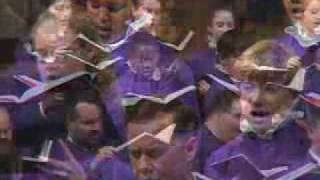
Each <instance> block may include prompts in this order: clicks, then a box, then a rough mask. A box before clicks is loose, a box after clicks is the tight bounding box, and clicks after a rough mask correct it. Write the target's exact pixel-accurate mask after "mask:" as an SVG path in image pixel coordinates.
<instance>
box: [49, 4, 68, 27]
mask: <svg viewBox="0 0 320 180" xmlns="http://www.w3.org/2000/svg"><path fill="white" fill-rule="evenodd" d="M49 11H50V12H51V13H52V14H54V15H55V16H56V17H57V19H58V21H59V23H60V24H61V25H62V26H67V24H68V21H69V19H70V17H71V13H72V9H71V1H70V0H57V1H56V2H55V3H54V4H52V5H51V6H50V7H49Z"/></svg>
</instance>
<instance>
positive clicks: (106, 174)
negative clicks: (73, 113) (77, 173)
mask: <svg viewBox="0 0 320 180" xmlns="http://www.w3.org/2000/svg"><path fill="white" fill-rule="evenodd" d="M65 142H66V144H67V146H68V148H69V149H70V151H71V153H72V154H73V155H74V157H75V159H76V160H77V161H78V162H79V163H80V164H81V165H82V167H83V168H84V170H85V171H86V172H88V175H89V179H90V180H121V179H128V180H134V178H133V177H134V175H133V172H132V170H131V167H130V165H129V163H128V162H125V161H123V160H121V158H120V157H119V158H118V156H117V155H115V156H114V157H113V158H111V159H106V160H105V161H103V162H101V163H100V164H99V165H98V166H97V167H96V169H95V171H94V172H92V171H90V164H91V162H92V161H93V160H94V158H95V156H96V150H97V149H87V148H84V147H81V146H80V145H77V144H75V143H73V142H70V141H69V140H67V141H65ZM101 147H102V146H101ZM50 158H53V159H58V160H65V159H66V156H65V154H64V152H63V149H62V148H61V146H60V144H58V143H54V144H53V147H52V150H51V153H50ZM89 172H90V173H89ZM47 176H48V177H52V175H49V174H48V175H47Z"/></svg>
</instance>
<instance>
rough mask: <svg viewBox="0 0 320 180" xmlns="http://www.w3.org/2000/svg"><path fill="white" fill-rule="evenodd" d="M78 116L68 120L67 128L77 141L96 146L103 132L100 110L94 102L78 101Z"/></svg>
mask: <svg viewBox="0 0 320 180" xmlns="http://www.w3.org/2000/svg"><path fill="white" fill-rule="evenodd" d="M76 108H77V112H78V118H77V119H75V120H74V121H72V122H70V124H69V126H68V130H69V133H70V135H71V136H72V138H74V139H75V140H76V141H77V142H79V143H81V144H83V145H86V146H89V147H96V146H97V145H99V143H100V140H101V136H102V134H103V125H102V122H103V117H102V112H101V110H100V109H99V108H98V107H97V106H96V105H95V104H89V103H84V102H83V103H79V104H78V105H77V107H76Z"/></svg>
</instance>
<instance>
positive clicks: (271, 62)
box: [232, 40, 296, 82]
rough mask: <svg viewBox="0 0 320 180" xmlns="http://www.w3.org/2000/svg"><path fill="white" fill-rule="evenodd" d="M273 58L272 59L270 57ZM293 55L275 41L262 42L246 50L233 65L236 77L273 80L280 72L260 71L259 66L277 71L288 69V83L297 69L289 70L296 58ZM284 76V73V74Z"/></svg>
mask: <svg viewBox="0 0 320 180" xmlns="http://www.w3.org/2000/svg"><path fill="white" fill-rule="evenodd" d="M270 56H271V57H270ZM295 57H296V56H295V54H294V53H292V51H290V50H289V49H287V48H286V47H285V46H283V45H282V44H280V43H278V42H276V41H273V40H261V41H258V42H256V43H255V44H254V45H252V46H251V47H249V48H248V49H247V50H245V51H244V52H243V53H242V54H241V56H240V58H239V59H238V60H236V61H235V63H234V65H233V68H232V69H233V72H234V73H235V75H236V76H235V77H240V79H246V80H249V79H254V80H256V79H260V80H261V77H263V79H265V78H273V77H271V76H274V75H276V74H277V72H278V71H260V70H259V69H258V67H259V66H266V67H271V68H277V69H286V70H287V71H285V72H287V73H285V74H286V76H287V77H286V82H287V81H288V82H289V81H290V79H291V78H292V77H293V75H292V74H294V73H295V71H296V69H294V68H289V66H288V64H289V63H290V61H291V60H292V59H293V58H295ZM282 74H283V72H282Z"/></svg>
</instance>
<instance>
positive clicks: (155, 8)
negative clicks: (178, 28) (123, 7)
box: [133, 0, 161, 34]
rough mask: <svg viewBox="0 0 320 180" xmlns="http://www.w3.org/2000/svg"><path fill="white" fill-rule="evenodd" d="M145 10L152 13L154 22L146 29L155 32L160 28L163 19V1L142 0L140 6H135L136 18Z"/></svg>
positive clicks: (134, 13)
mask: <svg viewBox="0 0 320 180" xmlns="http://www.w3.org/2000/svg"><path fill="white" fill-rule="evenodd" d="M144 12H147V13H149V14H150V15H152V23H151V24H150V26H148V27H147V28H146V29H147V31H148V32H150V33H152V34H155V33H157V31H158V30H159V26H160V20H161V14H160V13H161V3H160V1H158V0H140V2H139V4H138V7H134V8H133V16H134V18H135V19H138V18H140V17H141V16H142V15H143V13H144Z"/></svg>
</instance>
